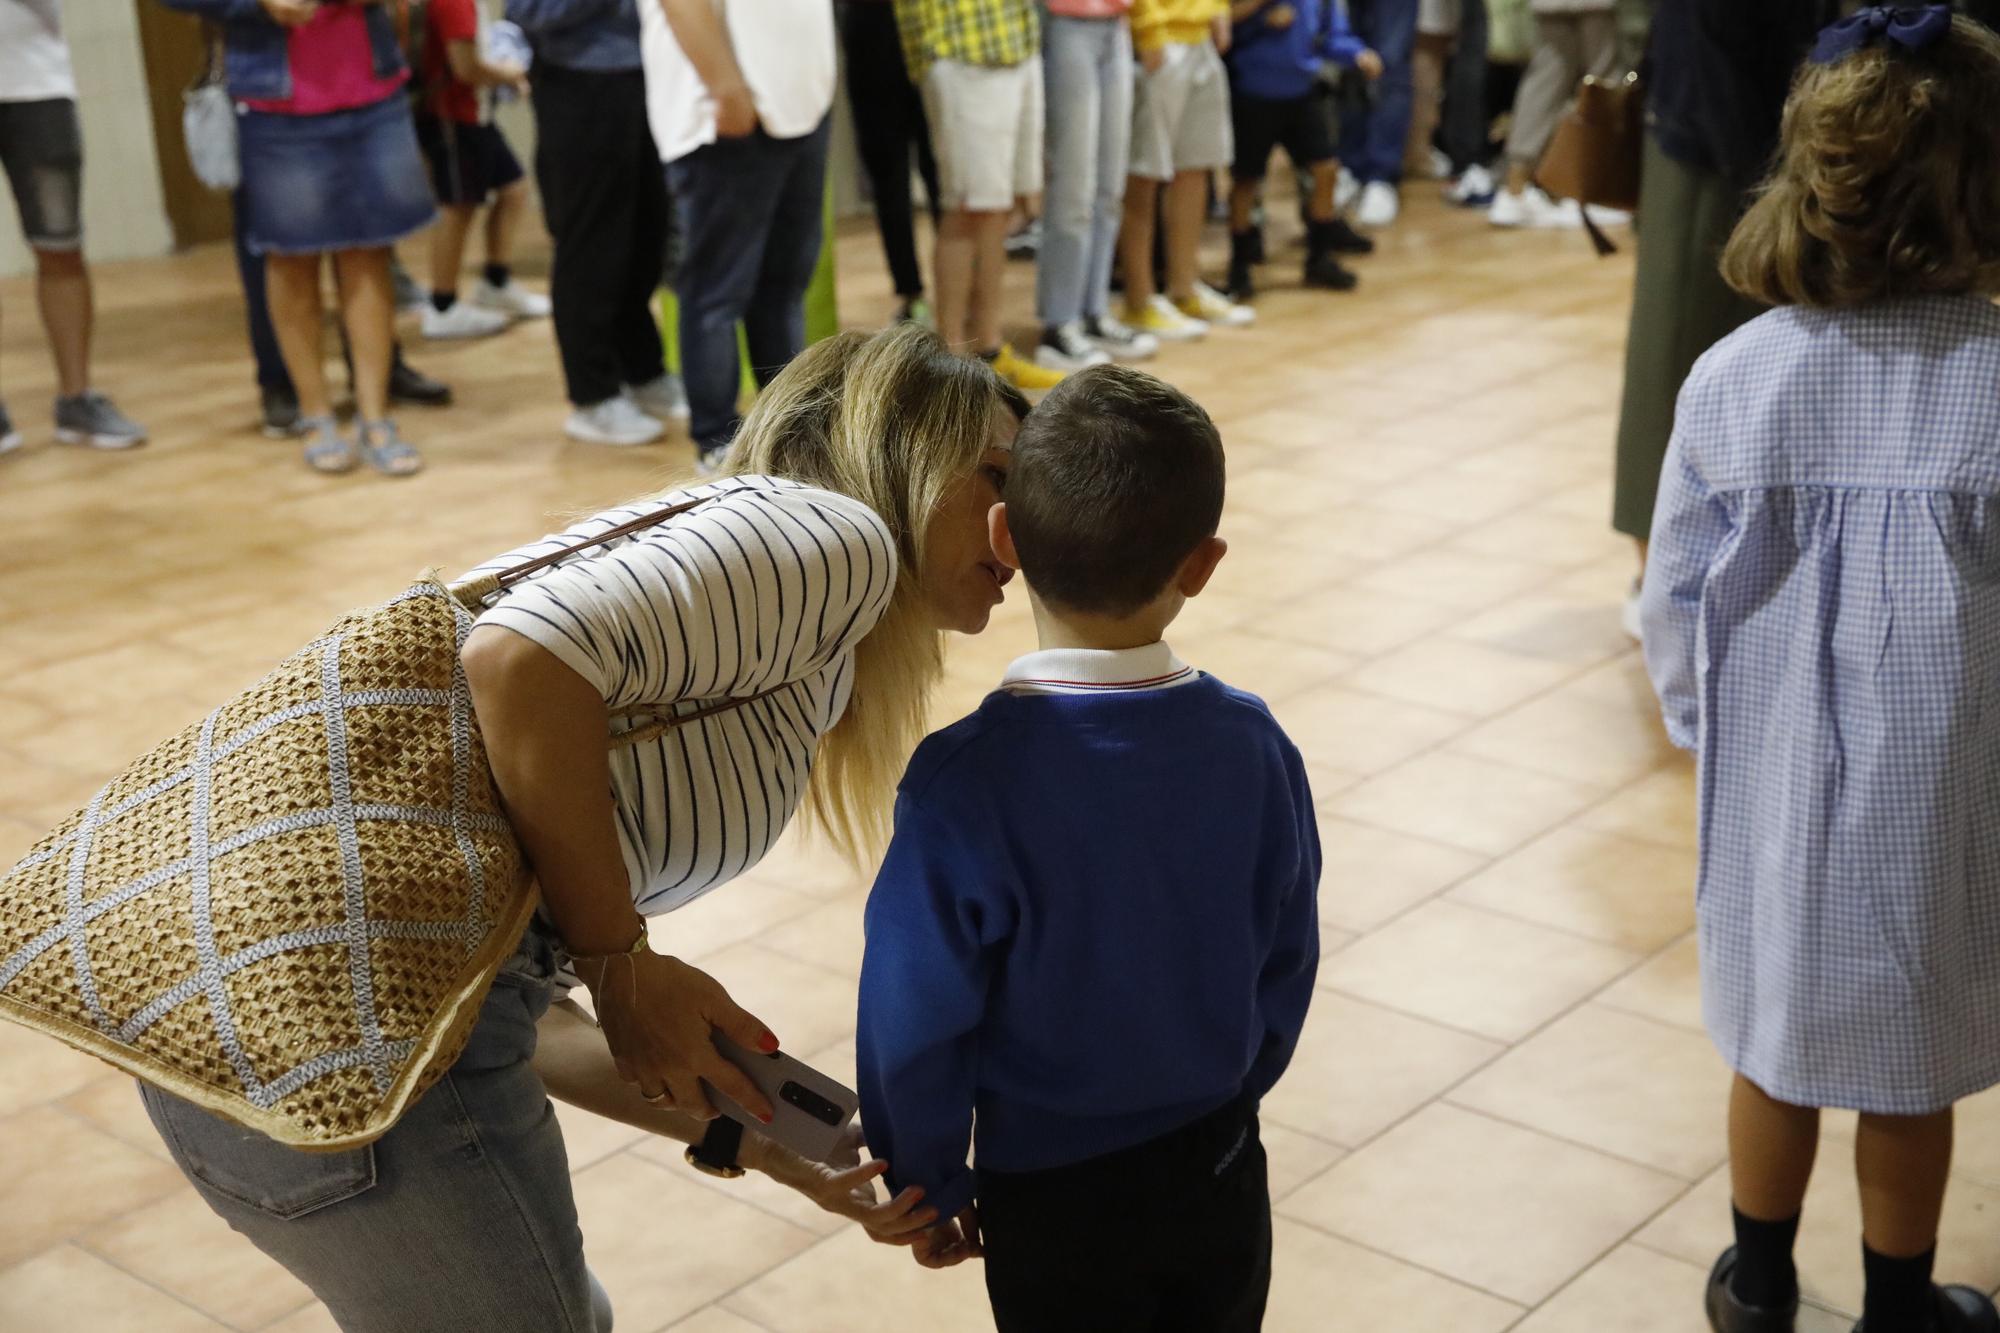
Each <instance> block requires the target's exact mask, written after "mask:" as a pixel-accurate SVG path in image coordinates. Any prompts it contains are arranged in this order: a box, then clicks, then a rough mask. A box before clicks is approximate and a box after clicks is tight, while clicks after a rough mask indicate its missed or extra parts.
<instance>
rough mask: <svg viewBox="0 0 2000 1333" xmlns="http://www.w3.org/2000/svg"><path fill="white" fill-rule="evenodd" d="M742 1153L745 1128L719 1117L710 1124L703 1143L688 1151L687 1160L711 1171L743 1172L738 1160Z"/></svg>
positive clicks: (725, 1117) (724, 1116) (726, 1118)
mask: <svg viewBox="0 0 2000 1333" xmlns="http://www.w3.org/2000/svg"><path fill="white" fill-rule="evenodd" d="M742 1151H743V1126H742V1125H741V1124H739V1123H737V1122H736V1121H734V1120H731V1119H730V1118H729V1117H728V1116H726V1115H719V1116H717V1117H716V1118H715V1119H713V1120H711V1121H709V1122H708V1133H706V1134H704V1135H702V1139H701V1142H700V1143H699V1144H697V1145H695V1146H694V1147H692V1148H689V1149H688V1150H687V1158H688V1161H690V1162H692V1163H694V1164H695V1165H697V1166H705V1167H707V1168H708V1169H709V1170H710V1171H716V1172H723V1171H741V1170H742V1169H743V1168H742V1164H741V1163H740V1162H738V1161H737V1160H736V1159H737V1158H738V1156H740V1155H741V1153H742Z"/></svg>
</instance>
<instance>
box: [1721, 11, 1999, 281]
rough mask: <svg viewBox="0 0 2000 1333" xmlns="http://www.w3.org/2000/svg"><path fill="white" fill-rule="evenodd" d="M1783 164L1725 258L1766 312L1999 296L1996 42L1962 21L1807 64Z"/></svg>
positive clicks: (1725, 269)
mask: <svg viewBox="0 0 2000 1333" xmlns="http://www.w3.org/2000/svg"><path fill="white" fill-rule="evenodd" d="M1782 143H1783V147H1782V150H1781V152H1780V154H1779V160H1778V165H1777V168H1776V170H1775V171H1773V173H1772V175H1771V177H1770V179H1769V180H1768V181H1766V182H1765V184H1764V186H1763V189H1762V191H1761V193H1760V195H1759V197H1758V199H1757V201H1756V202H1755V203H1754V204H1753V205H1752V206H1751V208H1750V210H1749V212H1748V213H1746V214H1745V215H1744V217H1743V220H1742V221H1741V222H1740V223H1738V224H1737V227H1736V231H1735V233H1734V234H1733V235H1732V236H1730V238H1729V244H1728V245H1727V247H1725V249H1724V250H1723V254H1722V276H1723V278H1724V280H1726V281H1727V282H1728V283H1729V285H1730V286H1731V287H1734V288H1735V289H1736V290H1737V291H1739V292H1741V293H1743V295H1745V296H1747V297H1750V298H1751V299H1752V300H1755V301H1761V302H1763V303H1764V304H1766V305H1809V306H1851V305H1858V304H1860V303H1861V302H1864V301H1873V300H1878V299H1881V298H1884V297H1896V296H1924V295H1943V294H1962V293H1974V292H1979V293H1991V292H1994V291H1996V290H2000V38H1995V37H1994V35H1993V34H1992V33H1991V32H1990V31H1988V30H1987V29H1986V28H1984V27H1981V26H1980V25H1979V24H1978V23H1975V22H1973V21H1972V20H1971V19H1968V18H1965V17H1962V16H1960V17H1956V18H1954V19H1953V20H1952V25H1951V31H1950V32H1949V33H1947V34H1946V35H1945V36H1944V37H1942V38H1940V39H1939V40H1938V41H1937V42H1935V43H1933V44H1932V45H1930V46H1928V47H1925V48H1923V49H1922V50H1918V51H1907V50H1903V49H1901V48H1898V47H1896V46H1894V45H1893V44H1891V43H1888V42H1877V43H1876V44H1875V45H1873V46H1868V47H1864V48H1862V49H1861V50H1860V51H1857V52H1855V53H1854V54H1853V55H1850V56H1846V57H1844V58H1842V59H1839V60H1837V61H1835V62H1833V63H1831V64H1808V65H1807V66H1806V67H1805V68H1804V70H1803V71H1802V72H1801V73H1800V74H1799V77H1798V80H1797V82H1796V83H1794V84H1793V86H1792V95H1791V99H1790V100H1789V101H1788V102H1787V103H1786V104H1785V119H1784V132H1783V138H1782Z"/></svg>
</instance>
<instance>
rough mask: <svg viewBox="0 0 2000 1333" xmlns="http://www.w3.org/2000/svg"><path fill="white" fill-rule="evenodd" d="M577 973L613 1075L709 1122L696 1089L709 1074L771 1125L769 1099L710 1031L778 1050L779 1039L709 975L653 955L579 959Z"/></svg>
mask: <svg viewBox="0 0 2000 1333" xmlns="http://www.w3.org/2000/svg"><path fill="white" fill-rule="evenodd" d="M578 973H579V975H581V976H582V977H583V980H584V983H585V984H586V985H588V986H589V987H590V993H591V998H592V999H593V1000H594V1001H596V1005H597V1025H598V1027H599V1028H601V1029H602V1030H603V1032H604V1041H605V1044H606V1045H607V1046H609V1047H610V1048H611V1057H612V1059H613V1060H615V1061H616V1062H617V1065H618V1077H620V1078H622V1079H624V1080H625V1081H626V1082H627V1083H633V1084H636V1085H638V1088H639V1095H640V1096H642V1097H644V1098H645V1099H646V1100H647V1101H649V1102H652V1103H653V1104H655V1105H657V1106H662V1107H668V1106H671V1107H672V1108H673V1109H675V1110H677V1111H680V1112H681V1113H683V1114H685V1115H691V1116H693V1117H694V1118H696V1119H697V1120H713V1119H714V1118H715V1115H716V1111H715V1107H714V1106H713V1105H711V1104H710V1103H709V1100H708V1096H707V1094H706V1093H704V1092H703V1091H702V1087H701V1081H702V1080H703V1079H707V1080H708V1082H709V1083H710V1085H712V1086H713V1087H714V1088H715V1089H716V1090H717V1091H718V1092H721V1093H723V1094H724V1095H725V1096H728V1097H729V1098H731V1099H732V1100H734V1101H735V1102H736V1104H737V1105H739V1106H741V1107H742V1108H743V1109H744V1110H746V1111H748V1112H749V1113H750V1114H752V1115H754V1116H756V1117H758V1118H759V1119H760V1120H762V1121H764V1122H765V1123H766V1124H769V1123H770V1120H771V1103H770V1102H769V1101H767V1100H766V1099H765V1097H764V1094H763V1093H761V1092H759V1091H758V1090H757V1085H756V1084H754V1083H752V1082H751V1081H750V1078H749V1075H747V1074H745V1073H744V1072H743V1071H742V1070H741V1069H738V1068H737V1067H736V1066H735V1065H734V1064H732V1063H730V1062H729V1061H728V1060H726V1059H724V1058H723V1055H722V1053H721V1052H720V1051H718V1050H716V1049H715V1040H714V1033H715V1032H716V1031H717V1030H718V1029H719V1030H720V1031H721V1032H722V1033H723V1034H724V1035H725V1036H727V1037H729V1038H730V1040H732V1041H734V1042H736V1043H737V1044H738V1045H741V1046H745V1047H748V1048H749V1049H750V1050H753V1051H763V1052H765V1053H766V1054H768V1053H770V1052H772V1051H775V1050H777V1049H778V1039H777V1038H776V1037H774V1036H772V1035H771V1031H770V1029H769V1028H767V1027H765V1026H764V1024H763V1023H762V1022H760V1021H759V1020H758V1019H757V1018H755V1017H754V1016H752V1015H751V1014H749V1013H746V1012H745V1011H744V1010H743V1009H741V1008H740V1007H738V1005H737V1003H736V1002H735V1001H734V1000H732V999H730V998H729V993H728V992H727V991H725V990H723V989H722V985H721V983H719V982H718V981H716V979H715V978H714V977H711V976H710V975H708V973H706V972H703V971H702V970H701V969H700V968H696V967H690V966H688V965H687V964H686V963H683V962H682V961H681V960H680V959H678V958H669V957H667V956H666V955H664V954H656V953H638V954H631V955H615V956H612V957H609V958H588V959H582V960H579V964H578Z"/></svg>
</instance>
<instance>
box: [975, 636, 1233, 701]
mask: <svg viewBox="0 0 2000 1333" xmlns="http://www.w3.org/2000/svg"><path fill="white" fill-rule="evenodd" d="M1200 675H1201V673H1200V672H1199V671H1196V670H1195V669H1194V668H1193V667H1191V666H1189V665H1188V664H1187V663H1185V662H1183V661H1181V659H1180V658H1179V657H1177V656H1176V655H1175V654H1174V650H1173V649H1172V648H1170V647H1168V646H1167V645H1166V643H1165V642H1160V643H1149V644H1147V645H1145V646H1144V647H1143V648H1120V649H1115V650H1114V649H1102V648H1050V649H1046V650H1044V651H1042V652H1039V653H1029V654H1028V655H1027V656H1026V657H1023V658H1021V659H1019V660H1018V661H1016V662H1015V663H1014V664H1013V665H1012V666H1010V667H1008V668H1007V674H1006V676H1004V677H1003V678H1002V679H1001V681H1000V688H1001V689H1003V690H1005V691H1007V692H1008V693H1009V694H1130V693H1135V692H1137V691H1140V690H1164V689H1171V688H1172V687H1174V686H1176V685H1186V684H1189V683H1190V682H1192V681H1194V680H1196V679H1198V678H1199V677H1200Z"/></svg>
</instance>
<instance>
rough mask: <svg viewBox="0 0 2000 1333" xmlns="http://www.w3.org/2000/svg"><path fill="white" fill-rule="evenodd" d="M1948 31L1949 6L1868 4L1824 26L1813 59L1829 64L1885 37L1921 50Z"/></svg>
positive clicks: (1907, 46)
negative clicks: (1915, 6)
mask: <svg viewBox="0 0 2000 1333" xmlns="http://www.w3.org/2000/svg"><path fill="white" fill-rule="evenodd" d="M1950 31H1951V9H1950V7H1949V6H1947V5H1925V6H1924V7H1923V8H1921V9H1917V8H1906V7H1903V6H1900V5H1870V6H1869V7H1868V8H1866V9H1863V10H1860V11H1859V12H1857V13H1856V14H1855V15H1854V16H1853V17H1852V18H1844V19H1842V20H1841V21H1840V22H1838V23H1835V24H1833V25H1831V26H1829V27H1827V28H1825V29H1823V30H1822V31H1821V32H1820V35H1819V41H1818V42H1816V43H1815V44H1814V45H1813V49H1812V60H1813V63H1814V64H1816V65H1831V64H1833V63H1834V62H1835V61H1837V60H1844V59H1846V58H1847V57H1848V56H1851V55H1853V54H1854V53H1855V52H1856V51H1859V50H1861V49H1862V48H1863V47H1868V46H1873V45H1874V44H1875V43H1877V42H1879V41H1883V40H1885V39H1886V40H1887V41H1889V42H1891V43H1893V44H1895V45H1897V46H1900V47H1902V48H1903V49H1904V50H1905V51H1921V50H1923V49H1924V48H1925V47H1927V46H1929V45H1930V44H1931V43H1932V42H1935V41H1937V40H1938V39H1939V38H1941V37H1943V36H1944V35H1945V34H1946V33H1948V32H1950Z"/></svg>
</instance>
